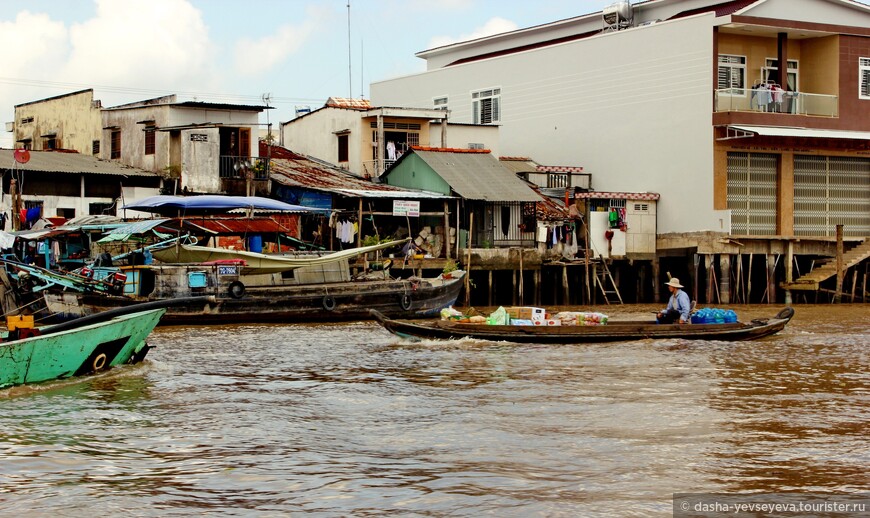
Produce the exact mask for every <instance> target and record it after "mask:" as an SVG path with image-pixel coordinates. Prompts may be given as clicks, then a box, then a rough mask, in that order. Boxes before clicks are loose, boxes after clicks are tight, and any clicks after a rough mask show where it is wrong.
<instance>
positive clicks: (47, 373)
mask: <svg viewBox="0 0 870 518" xmlns="http://www.w3.org/2000/svg"><path fill="white" fill-rule="evenodd" d="M165 312H166V309H165V308H156V309H145V310H142V311H126V312H118V313H115V314H114V316H112V314H109V315H94V317H95V318H89V317H84V318H82V319H79V320H78V321H75V322H67V323H63V324H58V325H56V326H51V327H47V328H43V329H36V328H30V327H23V328H16V329H14V330H13V331H11V332H8V333H5V334H4V335H3V339H2V342H0V388H6V387H10V386H14V385H23V384H26V383H39V382H43V381H50V380H56V379H63V378H69V377H72V376H81V375H84V374H91V373H94V372H98V371H102V370H106V369H109V368H111V367H114V366H117V365H122V364H125V363H136V362H139V361H141V360H142V359H143V358H144V357H145V355H146V354H147V352H148V345H147V344H146V343H145V339H146V338H147V337H148V335H149V334H150V333H151V331H152V330H153V329H154V327H155V326H156V325H157V323H158V322H159V321H160V318H161V317H162V316H163V314H164V313H165ZM13 327H14V326H13Z"/></svg>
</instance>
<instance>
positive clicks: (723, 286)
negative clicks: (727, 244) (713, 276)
mask: <svg viewBox="0 0 870 518" xmlns="http://www.w3.org/2000/svg"><path fill="white" fill-rule="evenodd" d="M719 271H720V272H721V275H722V277H721V278H720V279H719V291H720V294H721V296H722V302H721V303H722V304H730V303H731V256H730V255H728V254H720V255H719Z"/></svg>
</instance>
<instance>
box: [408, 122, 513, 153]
mask: <svg viewBox="0 0 870 518" xmlns="http://www.w3.org/2000/svg"><path fill="white" fill-rule="evenodd" d="M470 144H483V148H484V149H488V150H490V152H491V153H492V155H493V156H495V157H499V156H502V155H501V154H499V127H498V126H491V125H487V126H481V125H477V126H475V125H473V124H450V123H449V122H448V123H447V145H446V146H444V147H449V148H457V149H469V148H470V147H469V146H470ZM420 145H423V146H425V145H427V144H424V143H423V142H420ZM428 145H429V146H431V147H442V146H441V123H437V122H436V123H432V124H431V125H430V126H429V144H428Z"/></svg>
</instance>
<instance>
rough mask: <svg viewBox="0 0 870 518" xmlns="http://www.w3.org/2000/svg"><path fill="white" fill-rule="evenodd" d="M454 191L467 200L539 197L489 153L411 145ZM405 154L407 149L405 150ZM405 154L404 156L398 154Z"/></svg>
mask: <svg viewBox="0 0 870 518" xmlns="http://www.w3.org/2000/svg"><path fill="white" fill-rule="evenodd" d="M411 151H412V152H413V153H416V154H417V155H418V156H419V157H420V159H422V160H423V161H424V162H426V164H427V165H428V166H429V167H431V168H432V169H433V170H434V171H435V172H436V173H437V174H438V176H440V177H441V178H442V179H444V181H445V182H447V184H448V185H450V187H451V189H453V190H454V191H455V192H456V193H457V194H459V195H460V196H462V197H463V198H465V199H468V200H485V201H535V202H537V201H541V197H540V196H539V195H538V194H536V193H535V191H533V190H532V189H531V188H530V187H529V186H528V185H527V184H526V182H524V181H523V180H521V179H519V178H517V175H516V174H514V173H513V172H512V171H511V170H509V169H507V168H505V167H504V166H503V165H502V164H500V163H499V161H498V159H496V158H495V157H494V156H492V154H491V153H479V152H478V153H473V152H468V151H470V150H465V151H462V152H459V151H456V150H448V151H442V150H436V149H429V148H426V149H422V148H412V149H411ZM405 155H406V156H407V153H406V154H405ZM402 158H403V159H404V158H405V157H404V156H403V157H402Z"/></svg>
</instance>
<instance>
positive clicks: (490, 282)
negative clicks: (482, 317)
mask: <svg viewBox="0 0 870 518" xmlns="http://www.w3.org/2000/svg"><path fill="white" fill-rule="evenodd" d="M487 273H488V274H489V283H488V284H489V298H488V299H487V301H486V305H487V306H492V270H490V271H489V272H487Z"/></svg>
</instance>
